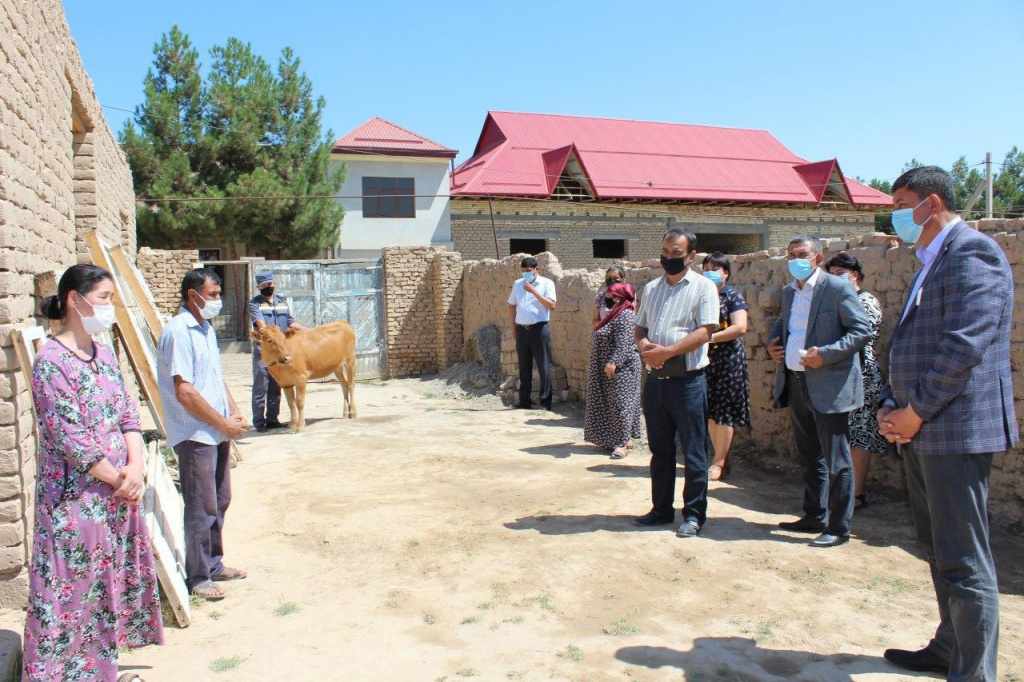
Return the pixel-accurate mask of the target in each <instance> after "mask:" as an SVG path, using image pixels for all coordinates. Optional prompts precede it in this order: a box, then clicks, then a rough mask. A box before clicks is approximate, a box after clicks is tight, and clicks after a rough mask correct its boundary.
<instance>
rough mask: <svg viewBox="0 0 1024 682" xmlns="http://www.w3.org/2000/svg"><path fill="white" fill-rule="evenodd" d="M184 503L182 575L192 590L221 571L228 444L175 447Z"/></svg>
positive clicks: (228, 481) (228, 501) (228, 491)
mask: <svg viewBox="0 0 1024 682" xmlns="http://www.w3.org/2000/svg"><path fill="white" fill-rule="evenodd" d="M174 454H176V455H177V456H178V477H179V478H180V479H181V496H182V498H184V501H185V572H186V573H187V574H188V579H187V584H188V588H189V589H190V590H191V589H192V588H193V587H195V586H196V585H199V584H200V583H204V582H206V581H207V580H210V579H211V578H213V577H214V576H215V575H219V574H220V573H221V572H222V571H223V570H224V564H223V563H222V562H221V559H223V557H224V541H223V537H222V534H223V531H224V513H225V512H227V510H228V505H230V504H231V441H229V440H226V441H224V442H223V443H221V444H220V445H208V444H206V443H199V442H196V441H194V440H186V441H184V442H181V443H178V444H177V445H175V446H174Z"/></svg>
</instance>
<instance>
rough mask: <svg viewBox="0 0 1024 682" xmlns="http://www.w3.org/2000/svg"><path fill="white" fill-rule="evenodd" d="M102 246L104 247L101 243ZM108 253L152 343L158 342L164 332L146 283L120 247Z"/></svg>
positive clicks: (111, 249)
mask: <svg viewBox="0 0 1024 682" xmlns="http://www.w3.org/2000/svg"><path fill="white" fill-rule="evenodd" d="M102 246H105V245H103V244H102V242H101V247H102ZM108 252H109V253H110V260H111V261H112V262H113V264H114V266H115V267H116V268H117V269H118V270H119V271H120V272H121V274H122V276H123V277H124V280H125V283H126V284H127V285H128V288H129V289H131V292H132V296H134V298H135V304H136V305H138V307H139V309H140V310H141V311H142V314H143V316H144V317H145V318H146V324H147V325H148V326H149V333H150V334H151V335H152V337H153V343H156V342H158V341H159V340H160V334H161V332H163V330H164V321H163V319H162V318H161V317H160V313H159V312H158V311H157V309H156V302H154V301H153V294H152V293H151V292H150V291H149V287H148V286H147V285H146V281H145V280H144V279H143V278H142V273H141V272H139V271H138V268H136V267H135V265H134V264H133V263H132V262H131V261H130V260H128V256H126V255H125V253H124V249H123V248H121V246H114V247H112V248H110V249H108Z"/></svg>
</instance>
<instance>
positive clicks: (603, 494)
mask: <svg viewBox="0 0 1024 682" xmlns="http://www.w3.org/2000/svg"><path fill="white" fill-rule="evenodd" d="M225 367H226V371H227V373H228V381H229V384H230V385H231V386H232V387H233V390H234V391H235V395H236V398H237V399H238V400H239V402H240V403H244V404H245V405H248V400H249V391H250V385H251V381H250V376H249V357H248V356H245V355H237V356H231V355H229V356H225ZM462 395H463V393H462V391H461V389H458V388H457V387H445V386H444V385H443V384H442V383H441V382H439V381H437V380H422V381H421V380H415V379H407V380H401V381H387V382H369V383H361V384H359V385H358V386H357V389H356V397H357V405H358V409H359V417H358V418H357V419H356V420H354V421H348V420H343V419H341V418H340V413H341V389H340V387H339V386H338V385H337V384H317V385H313V386H311V387H310V390H309V393H308V399H307V406H306V415H307V422H308V427H307V430H306V431H305V432H304V433H303V434H300V435H289V434H287V433H283V432H271V433H270V434H256V433H255V432H253V433H252V435H251V436H249V437H247V438H245V439H244V440H243V441H241V443H240V445H241V448H242V452H243V454H244V457H245V461H244V462H243V463H241V464H240V465H239V466H238V467H237V468H236V469H234V470H233V472H232V476H233V486H234V500H233V503H232V506H231V509H230V511H229V512H228V516H227V523H226V539H227V541H226V546H227V551H228V556H227V560H228V563H229V564H230V565H233V566H241V567H245V568H247V569H248V571H249V577H248V579H246V580H244V581H240V582H235V583H227V584H226V587H227V590H228V597H227V598H226V599H224V600H223V601H221V602H218V603H199V604H194V606H193V619H194V621H193V624H192V626H191V627H189V628H187V629H178V628H176V627H174V626H173V625H171V624H168V626H167V630H166V645H165V646H164V647H160V648H157V647H150V648H146V649H142V650H137V651H132V652H128V653H126V654H124V655H123V657H122V664H123V666H124V667H125V669H132V670H134V671H136V672H138V673H139V674H140V675H142V676H143V677H144V678H145V679H146V680H147V681H150V682H152V681H158V680H175V681H177V680H208V679H209V680H427V681H436V680H449V681H452V682H454V681H455V680H461V679H468V678H478V679H481V680H505V679H522V680H594V681H600V680H623V679H630V680H678V679H686V680H723V681H724V680H805V681H808V682H812V681H814V682H817V681H821V680H910V679H913V678H914V677H915V676H913V675H907V674H900V673H899V672H897V670H896V669H894V668H891V667H890V666H889V665H888V664H887V663H886V662H885V661H884V660H883V659H882V658H881V654H882V651H883V650H884V649H885V648H886V647H892V646H895V647H903V648H912V649H914V648H918V647H919V646H921V645H923V644H924V643H925V642H927V640H928V638H929V636H930V634H931V632H932V630H933V628H934V626H935V623H936V609H935V604H934V600H933V596H932V588H931V583H930V579H929V577H928V573H927V567H926V565H925V563H924V562H923V561H922V560H921V559H919V558H918V557H917V555H916V554H915V553H914V552H915V550H914V548H913V535H912V529H911V526H910V524H909V516H908V508H907V505H906V503H905V501H902V500H899V499H890V500H889V501H886V500H884V499H883V500H878V501H877V502H876V503H875V504H872V506H871V507H870V509H868V510H866V511H865V512H863V513H860V514H858V516H857V517H856V519H855V525H854V533H855V536H856V537H855V539H854V540H853V541H852V542H850V543H849V544H847V545H845V546H842V547H839V548H835V549H829V550H817V549H811V548H809V547H807V545H806V541H807V540H808V539H809V538H808V537H806V536H802V535H798V534H786V533H782V532H779V531H777V530H775V524H776V523H777V522H778V521H780V520H784V519H787V518H791V517H792V515H793V514H794V513H795V512H797V511H798V510H799V499H800V484H799V482H798V481H797V480H793V479H791V477H782V476H779V475H776V474H766V473H764V472H760V471H757V470H752V469H749V468H745V467H743V466H736V467H735V468H734V471H733V475H732V477H731V478H730V479H729V480H728V481H727V482H723V483H713V484H712V489H711V495H710V497H711V500H710V509H709V520H708V523H707V525H706V526H705V529H704V532H703V534H702V536H701V537H699V538H696V539H679V538H677V537H676V536H675V534H674V532H672V530H671V529H668V528H666V527H663V528H661V529H656V530H640V529H637V528H635V527H634V526H633V525H632V524H631V523H630V520H631V519H632V518H633V517H634V516H636V515H638V514H640V513H643V512H646V511H647V510H648V508H649V500H650V498H649V480H648V477H647V461H648V458H649V455H647V454H645V453H644V452H643V451H642V450H640V451H634V452H633V454H631V455H630V456H629V457H628V458H627V459H625V460H623V461H621V462H616V461H612V460H609V459H608V457H607V455H606V454H605V453H603V452H601V451H599V450H596V449H594V448H591V447H590V446H588V445H586V444H585V443H583V442H582V414H581V408H580V406H579V405H563V406H557V407H556V412H555V413H548V412H541V411H519V410H509V409H507V408H505V407H503V406H502V405H501V403H500V402H499V401H498V399H497V398H495V397H492V396H488V397H482V398H479V397H472V396H471V397H469V398H465V397H461V396H462ZM244 409H245V411H246V412H248V410H247V408H244ZM283 409H284V415H283V416H285V417H286V416H287V407H284V408H283ZM679 492H680V491H677V498H678V496H679ZM995 545H996V548H997V565H998V567H999V571H1000V590H1001V600H1002V603H1001V606H1002V628H1001V632H1002V642H1001V647H1000V657H999V659H1000V661H999V664H1000V671H1001V674H1000V679H1005V680H1020V679H1024V663H1022V661H1024V627H1022V626H1024V596H1022V595H1024V552H1022V549H1024V542H1022V541H1021V539H1020V538H1017V537H1014V536H1013V535H1012V534H1010V533H1009V532H1008V531H1006V530H1005V529H1000V530H999V532H998V534H997V536H996V538H995ZM17 618H18V615H17V614H11V613H8V614H6V616H5V618H4V621H6V622H7V623H8V624H10V625H9V627H11V628H12V629H17V625H15V624H13V623H12V621H16V620H17ZM923 677H926V676H923Z"/></svg>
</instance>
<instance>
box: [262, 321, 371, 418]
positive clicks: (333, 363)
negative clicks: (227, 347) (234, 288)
mask: <svg viewBox="0 0 1024 682" xmlns="http://www.w3.org/2000/svg"><path fill="white" fill-rule="evenodd" d="M256 326H257V327H258V329H256V330H254V331H253V332H252V339H253V341H256V342H257V343H259V344H260V355H261V357H262V359H263V364H265V365H266V366H267V369H268V370H269V371H270V375H271V376H272V377H274V381H276V382H277V383H278V384H280V386H281V388H282V389H284V397H285V398H286V399H287V400H288V409H289V410H291V413H292V419H291V424H290V427H291V428H290V431H291V433H296V432H298V431H302V430H303V429H304V428H306V416H305V407H306V383H307V382H308V381H309V380H310V379H322V378H323V377H325V376H327V375H328V374H333V375H334V376H336V377H338V381H339V382H341V389H342V392H343V393H344V395H345V405H344V409H343V411H342V413H343V415H346V416H348V417H349V418H350V419H354V418H355V416H356V403H355V382H356V332H355V330H354V329H352V327H351V326H350V325H349V324H348V322H342V321H338V322H331V323H330V324H325V325H323V326H320V327H313V328H311V329H300V330H295V329H289V330H288V331H286V332H282V331H281V329H280V328H279V327H275V326H268V325H266V324H264V323H263V321H262V320H257V322H256Z"/></svg>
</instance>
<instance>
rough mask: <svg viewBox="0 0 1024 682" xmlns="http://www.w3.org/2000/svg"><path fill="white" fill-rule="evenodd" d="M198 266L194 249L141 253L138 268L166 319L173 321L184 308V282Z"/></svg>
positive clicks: (144, 251)
mask: <svg viewBox="0 0 1024 682" xmlns="http://www.w3.org/2000/svg"><path fill="white" fill-rule="evenodd" d="M198 262H199V252H198V251H196V250H195V249H191V250H189V249H182V250H177V251H171V250H160V249H151V248H149V247H148V246H143V247H142V248H141V249H139V256H138V266H139V271H140V272H141V273H142V276H143V277H145V278H146V283H147V284H148V285H149V290H150V291H151V292H152V293H153V299H154V300H155V301H156V305H157V308H158V309H159V310H160V312H161V313H162V314H163V315H166V316H168V317H173V316H174V315H177V314H178V309H179V308H180V307H181V280H182V278H183V277H184V276H185V273H187V272H188V271H189V270H191V269H192V268H193V266H194V265H195V264H196V263H198Z"/></svg>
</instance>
